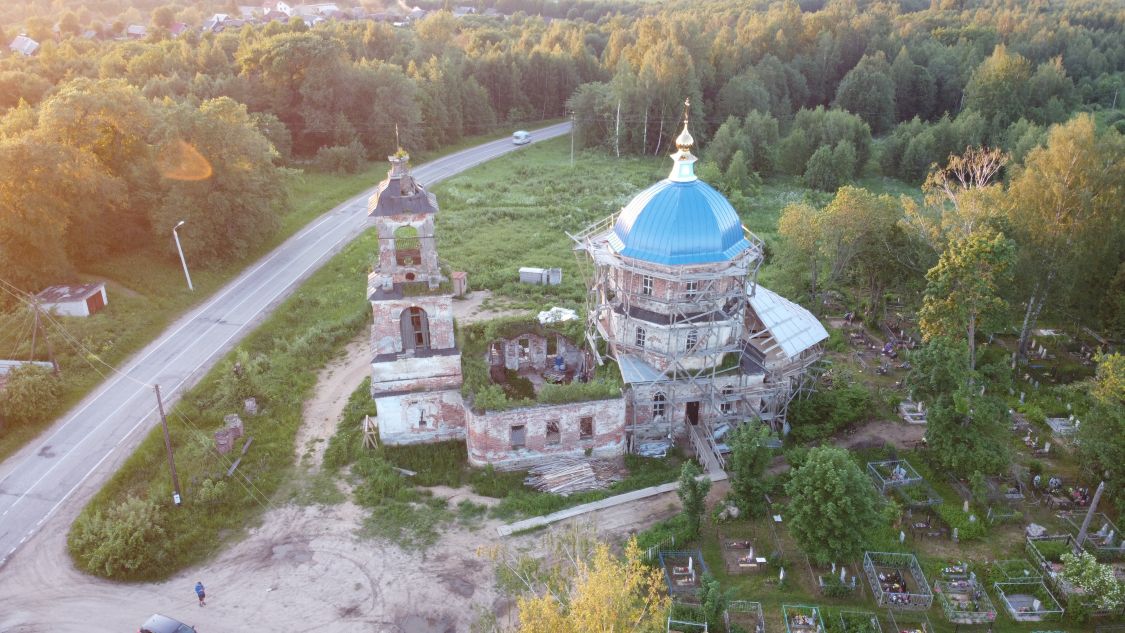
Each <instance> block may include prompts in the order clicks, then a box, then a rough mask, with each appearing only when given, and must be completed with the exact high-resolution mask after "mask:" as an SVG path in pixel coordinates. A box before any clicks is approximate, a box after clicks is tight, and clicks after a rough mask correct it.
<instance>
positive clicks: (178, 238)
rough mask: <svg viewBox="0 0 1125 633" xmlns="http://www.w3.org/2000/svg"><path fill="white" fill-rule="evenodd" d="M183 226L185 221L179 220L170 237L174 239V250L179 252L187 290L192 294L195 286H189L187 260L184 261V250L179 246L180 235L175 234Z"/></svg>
mask: <svg viewBox="0 0 1125 633" xmlns="http://www.w3.org/2000/svg"><path fill="white" fill-rule="evenodd" d="M184 224H186V221H185V220H180V222H179V224H177V225H176V226H173V227H172V237H174V238H175V239H176V250H177V251H179V253H180V263H181V264H183V265H184V277H186V278H187V287H188V290H191V291H192V292H194V291H195V286H193V285H191V274H190V273H189V272H188V269H187V260H186V259H184V249H183V247H181V246H180V234H179V233H177V232H176V229H178V228H180V227H181V226H183V225H184Z"/></svg>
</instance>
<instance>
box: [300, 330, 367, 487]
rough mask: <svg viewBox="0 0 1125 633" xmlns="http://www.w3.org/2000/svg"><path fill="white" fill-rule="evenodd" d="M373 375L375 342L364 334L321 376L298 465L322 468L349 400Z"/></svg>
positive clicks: (303, 429) (306, 416)
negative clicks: (364, 380) (329, 442)
mask: <svg viewBox="0 0 1125 633" xmlns="http://www.w3.org/2000/svg"><path fill="white" fill-rule="evenodd" d="M370 374H371V339H370V337H369V336H368V334H367V331H366V330H364V332H363V333H362V334H360V335H359V336H357V337H356V338H355V339H354V340H353V341H352V342H351V343H348V346H347V348H345V350H344V354H343V355H342V356H340V357H338V358H336V359H335V360H333V361H332V362H330V363H328V366H327V367H325V368H324V369H322V370H321V371H320V374H318V375H317V379H316V393H315V394H314V395H313V397H312V399H311V400H309V401H308V402H307V403H305V410H304V423H303V424H302V425H301V428H299V429H297V441H296V450H297V463H299V464H301V465H303V466H307V467H310V468H314V469H318V468H320V463H321V461H322V460H323V459H324V450H325V449H326V448H327V447H328V438H330V437H332V435H334V434H335V433H336V425H337V424H338V423H339V421H340V414H342V413H343V412H344V406H345V405H347V404H348V398H349V397H350V396H351V395H352V392H353V391H355V388H356V387H358V386H359V383H361V382H363V379H364V378H366V377H367V376H368V375H370Z"/></svg>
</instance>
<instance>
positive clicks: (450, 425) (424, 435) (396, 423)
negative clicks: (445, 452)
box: [375, 390, 465, 444]
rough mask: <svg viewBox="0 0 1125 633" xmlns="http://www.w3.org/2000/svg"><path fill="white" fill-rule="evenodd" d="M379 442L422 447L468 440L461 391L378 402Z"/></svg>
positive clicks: (399, 397) (421, 394) (389, 397)
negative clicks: (428, 444) (430, 443)
mask: <svg viewBox="0 0 1125 633" xmlns="http://www.w3.org/2000/svg"><path fill="white" fill-rule="evenodd" d="M375 408H376V411H377V413H378V416H377V418H376V419H377V420H378V422H379V439H380V441H382V442H384V443H386V444H420V443H423V442H440V441H443V440H460V439H464V438H465V404H464V402H463V401H462V400H461V393H460V392H459V391H452V390H445V391H429V392H425V393H411V394H406V395H398V396H388V397H385V398H379V397H376V398H375Z"/></svg>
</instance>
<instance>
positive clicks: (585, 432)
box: [578, 417, 594, 440]
mask: <svg viewBox="0 0 1125 633" xmlns="http://www.w3.org/2000/svg"><path fill="white" fill-rule="evenodd" d="M593 437H594V418H592V417H584V418H581V419H579V420H578V439H580V440H588V439H591V438H593Z"/></svg>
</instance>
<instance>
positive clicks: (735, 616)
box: [723, 600, 766, 633]
mask: <svg viewBox="0 0 1125 633" xmlns="http://www.w3.org/2000/svg"><path fill="white" fill-rule="evenodd" d="M723 624H724V625H725V626H726V627H727V630H728V631H729V630H731V628H732V627H736V626H737V627H741V628H742V630H743V631H745V632H746V633H766V618H765V616H764V615H763V614H762V603H761V602H751V601H749V600H731V601H730V602H729V603H727V608H726V610H725V611H724V612H723Z"/></svg>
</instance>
